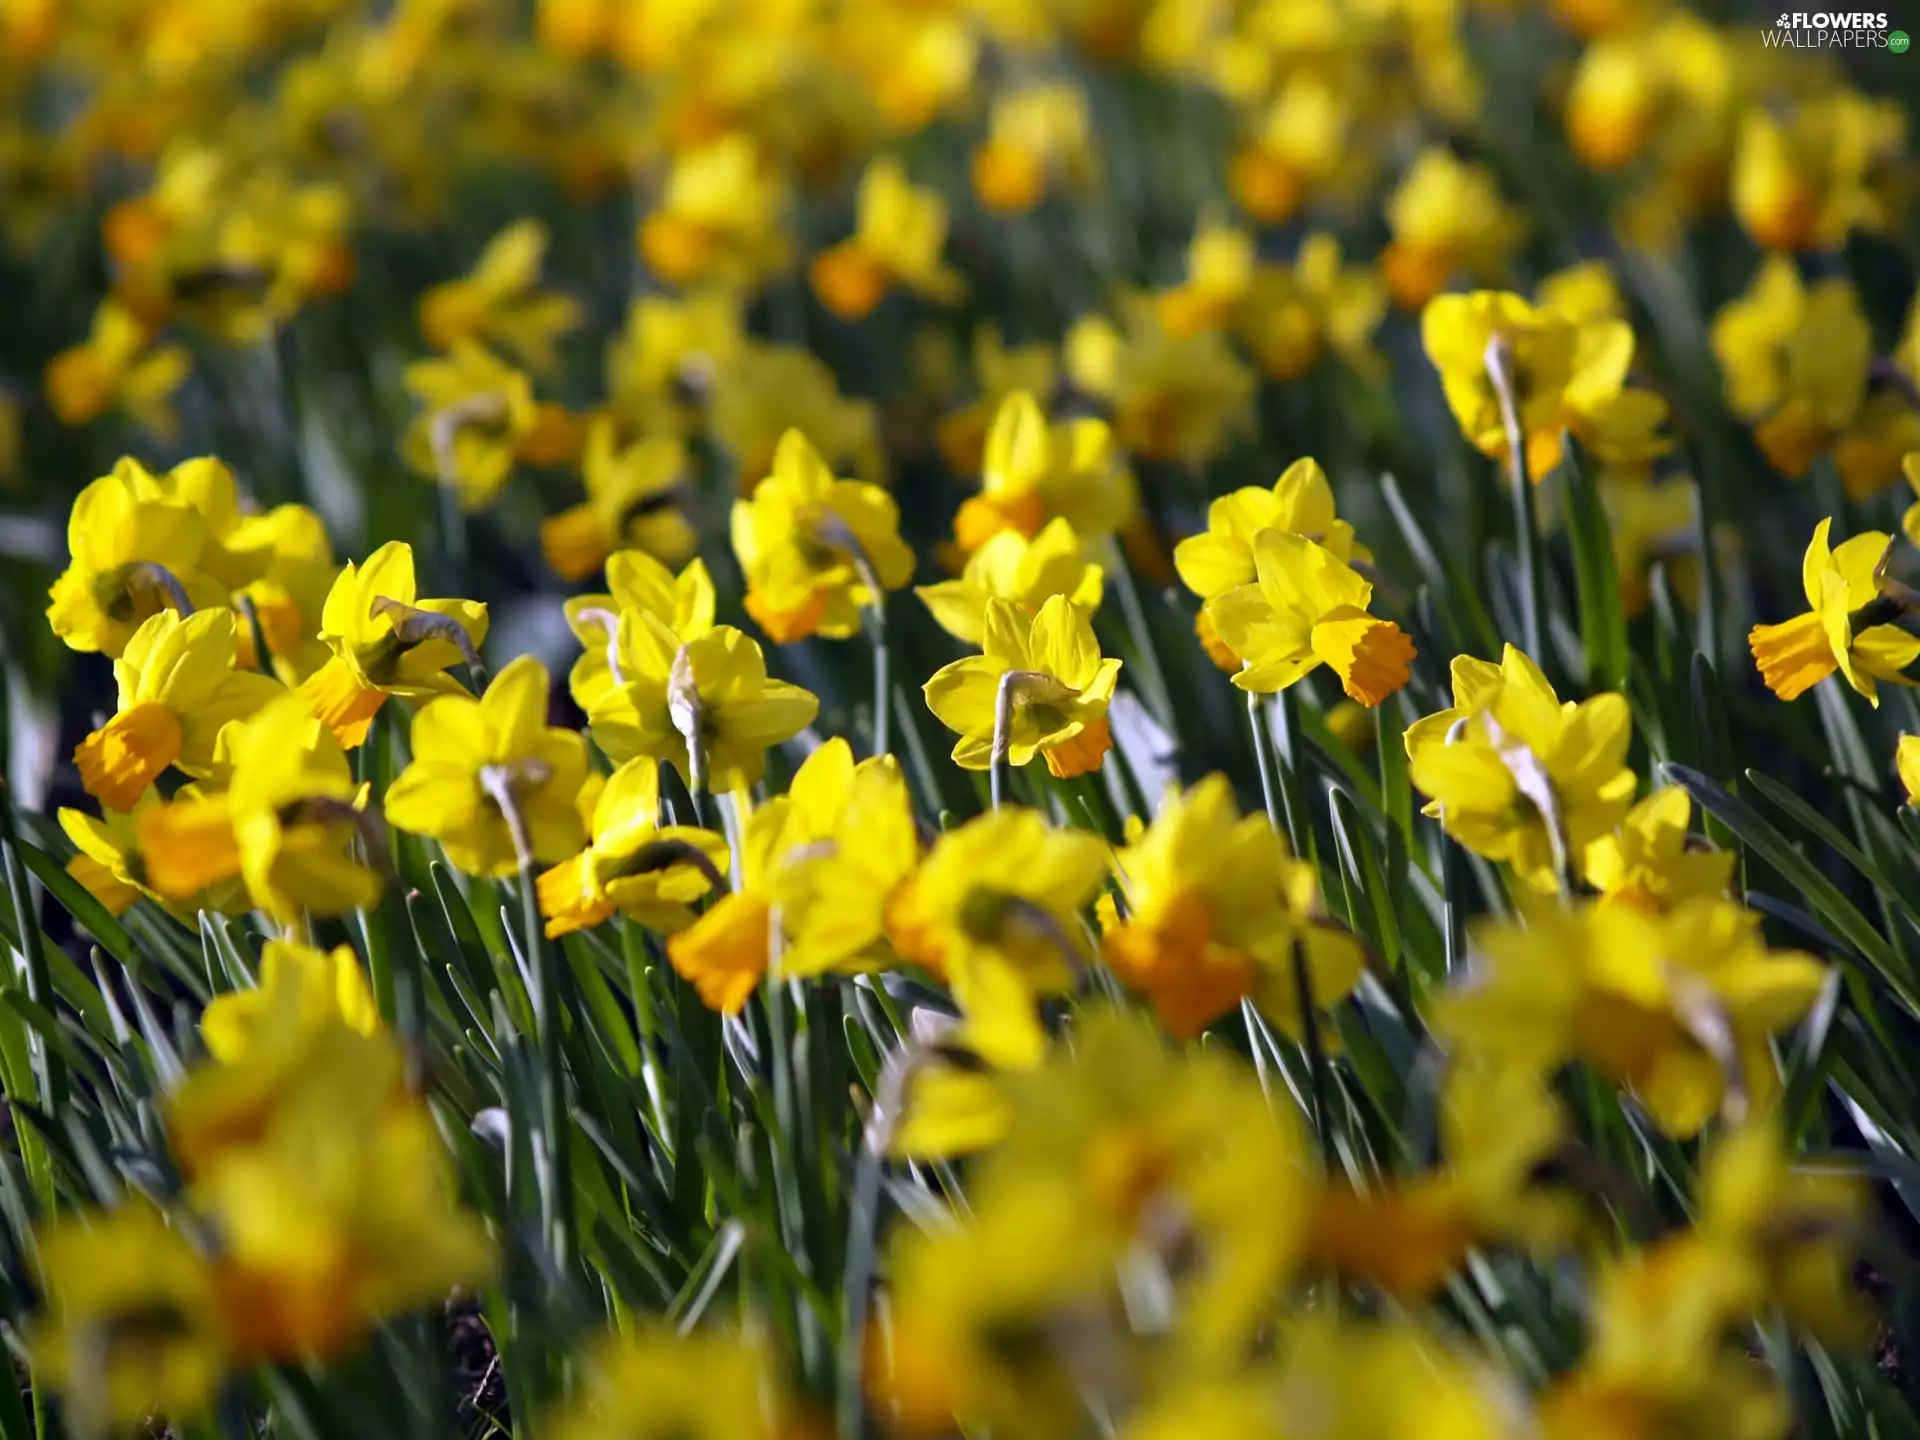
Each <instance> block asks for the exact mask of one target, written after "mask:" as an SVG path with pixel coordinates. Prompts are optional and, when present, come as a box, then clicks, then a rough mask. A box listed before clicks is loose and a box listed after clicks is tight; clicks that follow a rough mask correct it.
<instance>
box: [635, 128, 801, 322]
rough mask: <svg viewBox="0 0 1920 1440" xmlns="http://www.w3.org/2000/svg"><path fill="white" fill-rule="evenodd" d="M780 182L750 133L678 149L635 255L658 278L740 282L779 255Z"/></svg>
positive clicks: (782, 251) (748, 281)
mask: <svg viewBox="0 0 1920 1440" xmlns="http://www.w3.org/2000/svg"><path fill="white" fill-rule="evenodd" d="M785 205H786V187H785V185H784V184H783V183H782V181H781V179H780V176H779V173H778V172H777V171H776V170H775V169H774V168H773V167H772V166H771V165H770V164H769V163H768V162H767V159H766V157H765V156H763V155H762V154H761V152H760V149H759V147H758V146H757V145H756V144H755V143H754V141H753V139H752V138H751V137H749V136H748V135H746V134H744V133H742V132H740V131H737V130H736V131H730V132H729V133H727V134H725V135H722V136H720V137H719V138H718V139H716V140H714V141H713V142H712V143H711V144H709V145H706V146H703V147H701V148H699V149H694V150H687V151H683V152H682V153H681V154H679V155H678V156H676V157H675V159H674V164H673V169H672V172H671V173H670V174H669V175H668V177H667V182H666V185H665V187H664V189H663V190H662V192H661V196H660V206H659V208H658V209H656V210H655V211H654V212H653V213H652V214H650V215H648V216H647V217H646V219H645V220H643V221H642V222H641V224H640V232H639V244H640V253H641V254H642V256H644V257H645V259H646V262H647V264H648V266H649V267H651V268H652V270H653V271H654V273H655V274H657V275H658V276H660V278H661V279H663V280H666V281H669V282H671V283H673V284H676V285H692V284H699V283H702V282H708V281H710V282H713V283H716V284H721V285H727V286H733V287H738V288H746V287H749V286H751V285H753V284H754V283H755V282H757V281H758V280H759V279H760V278H762V277H763V276H765V275H766V274H768V273H770V272H771V271H773V270H775V269H777V268H778V267H779V266H780V265H781V263H783V261H784V260H785V258H786V240H785V237H784V232H783V230H782V227H781V225H780V212H781V210H782V209H783V208H784V207H785Z"/></svg>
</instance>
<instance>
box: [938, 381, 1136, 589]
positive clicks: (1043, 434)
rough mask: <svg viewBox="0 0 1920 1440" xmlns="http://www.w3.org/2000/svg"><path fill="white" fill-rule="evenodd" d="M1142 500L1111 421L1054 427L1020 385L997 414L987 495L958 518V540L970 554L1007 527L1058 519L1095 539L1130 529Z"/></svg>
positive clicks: (1026, 527) (987, 463)
mask: <svg viewBox="0 0 1920 1440" xmlns="http://www.w3.org/2000/svg"><path fill="white" fill-rule="evenodd" d="M1138 505H1139V495H1138V490H1137V488H1136V486H1135V482H1134V478H1133V472H1132V471H1131V470H1130V469H1129V468H1128V467H1127V464H1126V460H1125V457H1123V456H1122V455H1121V454H1120V453H1119V451H1118V450H1117V448H1116V447H1115V445H1114V443H1113V432H1112V431H1111V430H1109V429H1108V428H1107V425H1106V424H1105V422H1103V421H1100V420H1096V419H1093V418H1091V417H1079V418H1076V419H1072V420H1068V421H1065V422H1063V423H1061V424H1058V425H1051V426H1050V425H1048V423H1047V417H1046V414H1045V412H1044V411H1042V410H1041V408H1040V403H1039V401H1037V400H1035V399H1034V397H1033V396H1032V395H1030V394H1028V393H1027V392H1026V391H1024V390H1017V391H1014V392H1013V393H1012V394H1010V395H1008V396H1007V397H1006V399H1005V400H1003V401H1001V403H1000V408H999V410H998V411H997V412H995V414H994V417H993V425H992V427H991V428H990V429H989V430H988V432H987V442H986V452H985V458H984V460H983V461H982V465H981V487H980V493H979V494H978V495H973V496H969V497H968V498H967V499H966V501H965V502H963V503H962V505H961V506H960V513H959V514H958V515H956V516H955V517H954V522H953V535H954V541H955V543H956V544H958V546H959V547H960V549H961V550H963V551H965V552H966V553H968V554H971V553H972V552H973V551H975V550H977V549H979V548H980V547H981V546H982V545H984V544H986V542H987V541H988V540H989V539H991V538H992V537H993V536H995V535H997V534H999V533H1000V532H1001V531H1002V530H1016V531H1018V532H1019V533H1020V534H1022V535H1025V536H1028V537H1032V536H1035V535H1038V534H1039V533H1040V531H1041V529H1042V528H1043V527H1044V526H1045V525H1046V523H1047V521H1048V520H1050V519H1052V518H1055V517H1059V518H1063V519H1065V520H1066V521H1067V523H1068V524H1070V525H1071V526H1073V529H1074V532H1075V533H1076V534H1078V535H1079V536H1080V537H1081V539H1083V540H1088V541H1091V540H1095V539H1098V538H1100V537H1103V536H1106V535H1111V534H1113V533H1114V532H1115V531H1118V530H1122V529H1124V528H1126V526H1127V525H1128V523H1129V522H1130V521H1131V520H1132V519H1133V517H1134V514H1135V512H1136V510H1137V508H1138Z"/></svg>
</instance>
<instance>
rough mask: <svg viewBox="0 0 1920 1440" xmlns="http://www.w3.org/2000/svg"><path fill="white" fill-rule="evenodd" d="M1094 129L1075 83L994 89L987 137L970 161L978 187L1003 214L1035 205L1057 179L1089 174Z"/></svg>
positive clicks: (983, 201)
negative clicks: (1091, 136)
mask: <svg viewBox="0 0 1920 1440" xmlns="http://www.w3.org/2000/svg"><path fill="white" fill-rule="evenodd" d="M1091 130H1092V122H1091V120H1090V118H1089V116H1088V113H1087V97H1086V94H1085V92H1083V91H1082V90H1080V89H1079V87H1077V86H1075V85H1070V84H1065V83H1051V84H1044V85H1032V86H1027V87H1025V88H1022V89H1018V90H1009V91H1004V92H1002V93H1000V94H998V95H995V96H994V98H993V104H992V108H991V109H990V111H989V113H988V117H987V138H986V139H985V140H984V141H982V142H981V144H980V145H979V146H977V147H976V148H975V150H974V152H973V156H972V159H971V161H970V162H969V173H970V174H971V176H972V178H973V190H974V193H975V194H976V195H978V196H979V197H980V203H981V204H982V205H985V206H986V207H987V208H988V209H989V210H993V211H996V212H998V213H1000V214H1022V213H1024V212H1026V211H1028V210H1031V209H1033V207H1034V206H1036V205H1038V204H1039V203H1040V201H1041V200H1042V199H1043V198H1045V196H1046V194H1047V192H1048V191H1049V190H1050V189H1051V188H1052V187H1053V185H1054V184H1055V183H1056V182H1057V181H1058V180H1060V179H1062V178H1064V179H1068V180H1079V179H1083V178H1085V177H1086V175H1087V173H1088V172H1089V171H1090V169H1091V167H1092V151H1091V148H1090V146H1089V144H1088V140H1089V135H1090V132H1091Z"/></svg>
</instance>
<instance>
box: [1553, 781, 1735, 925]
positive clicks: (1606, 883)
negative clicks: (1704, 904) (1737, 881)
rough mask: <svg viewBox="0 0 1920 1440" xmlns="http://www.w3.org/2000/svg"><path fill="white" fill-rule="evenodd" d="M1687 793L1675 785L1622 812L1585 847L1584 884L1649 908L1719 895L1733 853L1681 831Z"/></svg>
mask: <svg viewBox="0 0 1920 1440" xmlns="http://www.w3.org/2000/svg"><path fill="white" fill-rule="evenodd" d="M1692 818H1693V797H1692V796H1690V795H1689V794H1688V793H1687V792H1686V791H1685V790H1683V789H1681V788H1680V787H1679V786H1677V785H1669V786H1667V787H1666V788H1665V789H1661V790H1656V791H1654V792H1653V794H1651V795H1649V796H1648V797H1647V798H1646V799H1644V800H1642V801H1641V802H1640V803H1639V804H1637V805H1635V806H1634V807H1633V808H1632V809H1631V810H1629V811H1628V812H1627V813H1626V816H1625V818H1624V819H1622V820H1621V822H1620V829H1619V831H1618V832H1617V833H1616V834H1612V835H1602V836H1601V837H1600V838H1599V839H1597V840H1595V841H1593V842H1592V843H1590V844H1589V845H1588V846H1587V852H1586V858H1585V862H1584V868H1585V872H1586V878H1587V883H1588V884H1590V885H1592V886H1593V887H1594V888H1595V889H1596V890H1598V891H1599V892H1600V894H1601V896H1602V897H1603V898H1605V899H1607V900H1610V901H1614V902H1616V903H1619V904H1624V905H1637V906H1639V907H1640V908H1641V909H1643V910H1651V911H1654V912H1658V911H1662V910H1670V909H1672V908H1673V907H1674V906H1676V905H1682V904H1684V903H1686V902H1687V901H1688V900H1691V899H1693V898H1694V897H1695V896H1696V895H1724V894H1726V893H1727V886H1728V884H1729V883H1730V882H1731V881H1732V879H1733V866H1734V860H1735V858H1736V857H1735V856H1734V854H1733V853H1732V852H1731V851H1728V850H1719V849H1715V848H1714V847H1712V846H1711V845H1708V844H1707V843H1706V842H1705V841H1703V840H1700V841H1697V840H1696V839H1695V837H1693V836H1692V835H1689V834H1688V833H1687V825H1688V823H1689V821H1691V819H1692Z"/></svg>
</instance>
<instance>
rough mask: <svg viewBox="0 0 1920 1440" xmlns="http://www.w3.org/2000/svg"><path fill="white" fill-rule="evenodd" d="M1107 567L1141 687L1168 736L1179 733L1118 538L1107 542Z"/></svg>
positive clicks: (1170, 698)
mask: <svg viewBox="0 0 1920 1440" xmlns="http://www.w3.org/2000/svg"><path fill="white" fill-rule="evenodd" d="M1107 570H1108V573H1109V574H1110V575H1111V576H1112V577H1113V579H1114V581H1115V582H1116V583H1115V586H1114V588H1115V589H1116V590H1118V591H1119V592H1120V613H1121V614H1122V615H1123V616H1125V617H1126V621H1127V632H1128V634H1130V635H1131V636H1132V637H1133V651H1134V658H1135V659H1136V660H1137V661H1138V662H1139V664H1140V688H1141V689H1142V690H1144V691H1145V692H1146V694H1147V699H1148V701H1149V703H1150V705H1151V707H1152V709H1153V711H1154V716H1153V718H1154V719H1155V720H1157V721H1159V722H1160V724H1161V726H1162V727H1164V728H1165V730H1166V732H1167V733H1168V734H1169V735H1177V734H1178V733H1179V731H1178V728H1177V725H1176V717H1175V715H1174V711H1173V692H1172V691H1170V690H1168V689H1167V675H1166V671H1165V670H1163V669H1162V668H1161V666H1160V652H1159V651H1158V650H1156V649H1155V648H1154V645H1153V632H1152V631H1151V630H1150V629H1148V628H1147V611H1146V607H1145V606H1143V605H1142V604H1141V603H1140V591H1139V588H1138V587H1137V586H1136V585H1135V584H1134V582H1133V570H1132V567H1130V566H1129V565H1128V564H1127V557H1126V553H1125V552H1124V551H1123V550H1121V548H1120V543H1119V542H1118V541H1117V540H1113V539H1109V540H1108V541H1107Z"/></svg>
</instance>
